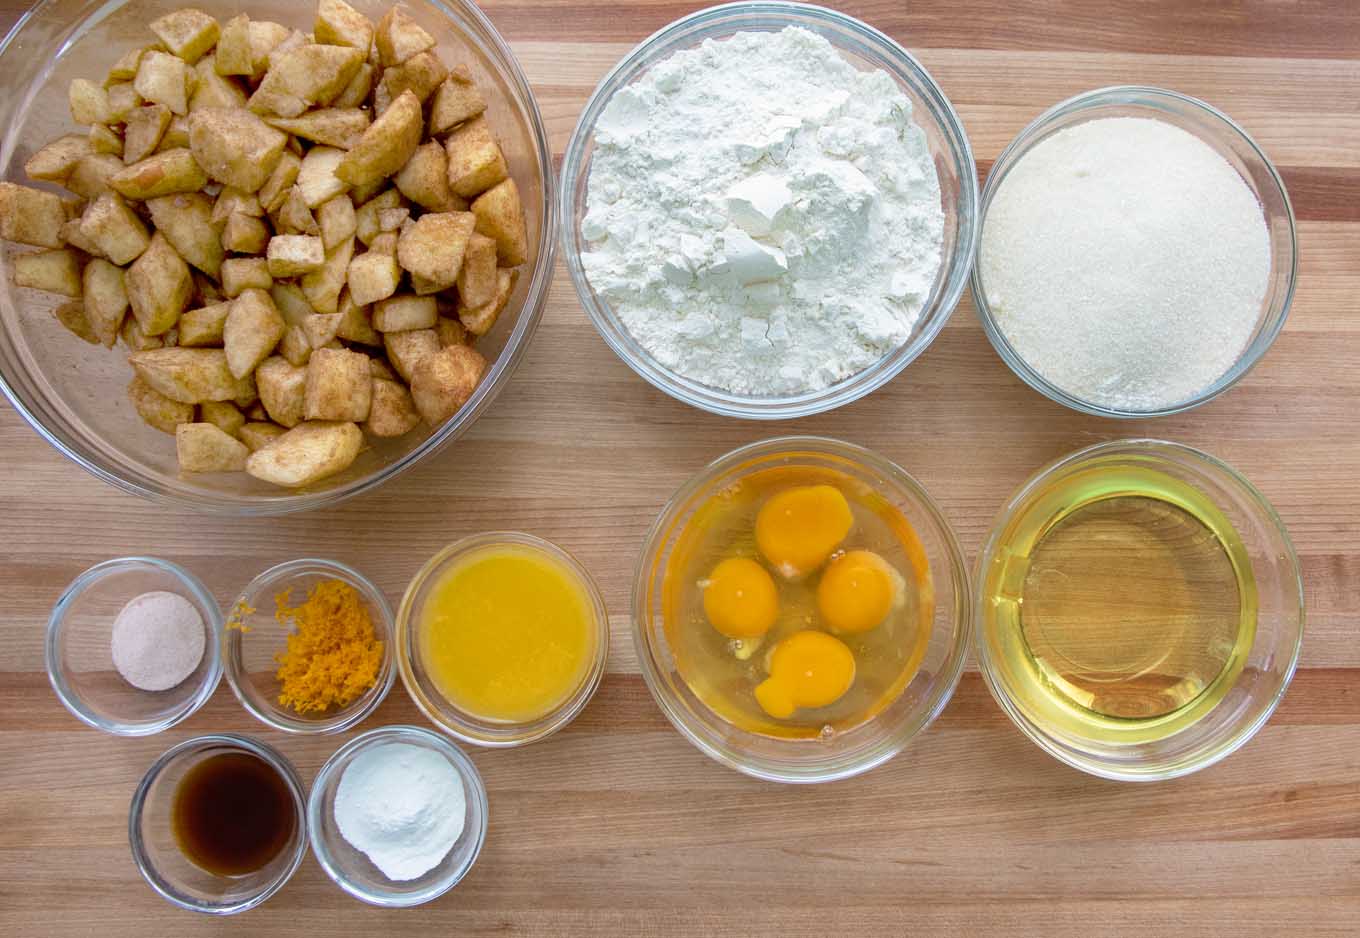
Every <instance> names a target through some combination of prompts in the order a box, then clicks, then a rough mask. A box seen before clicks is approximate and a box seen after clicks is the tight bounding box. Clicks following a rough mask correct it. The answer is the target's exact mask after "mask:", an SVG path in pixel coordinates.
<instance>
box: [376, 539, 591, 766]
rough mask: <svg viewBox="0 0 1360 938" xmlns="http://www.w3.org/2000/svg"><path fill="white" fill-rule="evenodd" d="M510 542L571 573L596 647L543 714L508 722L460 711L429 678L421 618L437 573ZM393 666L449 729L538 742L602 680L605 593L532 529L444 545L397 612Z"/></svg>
mask: <svg viewBox="0 0 1360 938" xmlns="http://www.w3.org/2000/svg"><path fill="white" fill-rule="evenodd" d="M501 545H514V546H518V547H521V548H526V549H528V550H530V551H534V552H537V553H540V554H543V555H544V556H546V557H547V558H548V559H549V560H551V561H553V562H555V563H557V564H559V565H560V566H561V567H563V568H564V569H565V570H566V571H567V572H568V573H570V574H571V575H572V576H574V577H575V578H576V579H577V580H578V581H579V582H580V585H581V586H582V588H583V589H584V590H585V593H586V595H587V597H589V601H590V604H591V607H592V611H593V613H594V619H595V636H594V638H595V648H594V657H593V659H592V661H591V663H590V668H589V670H588V671H587V672H586V674H585V675H584V676H583V677H582V679H581V683H580V685H579V686H578V687H577V688H576V690H575V691H574V692H573V693H572V694H571V695H570V696H569V697H567V698H566V699H565V700H564V701H563V702H562V703H561V705H559V706H558V707H557V708H556V709H555V710H553V711H551V712H550V713H547V714H545V715H544V716H542V717H541V718H539V719H537V720H534V721H531V722H528V723H506V722H500V721H495V720H488V719H485V718H482V717H479V716H477V715H476V714H472V713H468V712H467V711H465V710H462V709H460V708H458V707H456V706H454V705H453V704H452V703H450V702H449V701H448V700H446V699H445V698H444V695H443V694H441V693H440V692H439V689H438V688H437V687H436V686H435V684H434V681H433V680H432V679H431V677H430V675H429V672H428V670H427V669H426V667H425V664H424V661H423V660H422V657H421V651H420V641H419V635H418V633H419V622H420V619H421V614H422V612H423V611H424V605H425V601H426V600H427V599H428V598H429V594H430V590H431V589H433V588H434V586H436V585H437V584H438V582H439V577H440V574H442V573H443V572H444V571H446V570H448V569H449V568H450V567H452V566H453V565H454V564H456V563H458V562H459V561H460V560H462V559H463V558H465V557H467V556H468V555H469V554H471V553H474V552H476V551H480V550H484V549H486V548H488V547H496V546H501ZM396 644H397V666H398V667H399V668H400V669H401V681H402V683H403V684H405V685H406V691H407V693H409V694H410V695H411V698H412V699H413V700H414V701H415V702H416V706H418V707H420V709H421V711H422V712H423V713H424V714H425V716H427V717H429V718H430V720H431V721H432V722H433V723H434V724H435V725H436V726H438V727H439V728H440V729H442V730H444V731H445V732H447V733H450V734H452V735H453V736H455V737H456V738H458V739H461V740H462V741H463V742H465V743H471V744H472V745H474V746H490V747H497V748H508V747H511V746H523V745H525V744H527V743H532V742H537V741H538V740H540V739H544V738H546V737H548V736H551V735H552V734H553V733H556V732H557V731H558V730H560V729H561V728H562V727H564V726H566V725H567V724H568V723H570V722H571V721H572V720H574V719H576V717H577V716H578V715H579V714H580V713H581V711H582V710H584V709H585V708H586V704H588V703H590V699H591V698H592V697H594V696H595V691H596V690H598V689H599V686H600V682H601V681H602V680H603V679H604V671H605V665H606V664H607V663H608V659H609V614H608V612H607V611H606V610H605V605H604V597H603V596H602V595H601V594H600V588H599V587H598V586H597V585H596V584H595V581H594V580H593V579H592V578H591V576H590V573H589V572H587V570H586V568H585V567H583V566H582V565H581V562H580V561H578V560H577V559H576V558H575V557H573V556H572V555H571V554H569V553H567V552H566V551H565V550H563V549H562V548H561V547H558V546H557V545H556V544H554V543H552V542H551V541H545V540H544V539H543V538H541V537H535V536H534V535H532V534H521V533H517V532H512V531H493V532H489V533H486V534H476V535H473V536H472V537H467V538H464V539H463V540H461V541H457V542H455V543H453V544H450V545H449V546H448V547H445V548H444V549H443V550H441V551H440V552H439V553H437V554H435V555H434V556H433V557H431V558H430V559H429V561H428V562H427V563H426V564H425V566H424V567H422V568H421V570H420V572H419V573H417V574H416V575H415V578H414V579H412V580H411V584H410V586H408V587H406V595H405V596H403V597H402V600H401V609H400V610H399V611H398V613H397V643H396Z"/></svg>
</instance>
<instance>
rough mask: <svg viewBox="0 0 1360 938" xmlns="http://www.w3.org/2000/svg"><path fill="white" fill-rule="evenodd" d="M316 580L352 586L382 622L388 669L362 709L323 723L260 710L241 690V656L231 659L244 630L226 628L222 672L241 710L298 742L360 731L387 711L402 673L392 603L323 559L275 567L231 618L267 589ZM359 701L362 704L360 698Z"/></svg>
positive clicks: (353, 573) (350, 571)
mask: <svg viewBox="0 0 1360 938" xmlns="http://www.w3.org/2000/svg"><path fill="white" fill-rule="evenodd" d="M311 574H320V575H323V576H324V575H326V574H330V575H332V576H333V577H334V578H335V579H338V580H340V581H342V582H345V583H348V584H349V585H350V586H352V587H354V588H355V589H356V590H357V591H358V593H359V595H360V596H361V597H362V598H363V600H364V602H365V604H366V605H368V607H369V608H370V610H371V611H372V612H373V613H375V614H376V616H377V618H378V619H379V620H380V621H379V622H375V623H374V628H375V631H377V632H379V633H380V634H381V635H382V637H383V663H382V667H381V670H380V671H379V674H378V682H377V684H375V685H374V687H372V688H369V690H368V691H365V692H364V696H368V694H369V693H370V692H371V691H372V690H373V689H374V688H377V689H378V692H377V693H376V694H373V696H372V698H371V699H370V700H369V701H368V702H367V703H364V704H362V705H361V706H356V704H358V703H359V701H358V700H356V701H355V702H354V703H352V704H350V705H349V706H348V707H345V708H344V709H342V710H340V711H338V712H337V713H335V714H333V715H332V716H330V717H328V718H326V719H324V720H302V719H297V718H291V717H287V716H286V715H283V714H282V712H281V711H276V710H275V709H274V708H271V709H270V710H269V711H266V710H263V709H261V708H260V707H259V706H258V705H256V703H255V702H254V701H253V700H251V699H250V697H249V695H248V694H246V693H245V691H243V690H242V689H241V683H240V682H241V681H242V680H244V679H245V678H244V677H243V675H241V674H239V673H238V669H237V665H236V658H237V657H238V656H236V655H233V654H230V653H229V650H228V649H229V648H230V647H232V646H233V645H239V644H240V643H241V642H242V640H243V639H244V636H243V635H242V633H241V631H240V630H239V629H234V628H230V627H227V626H224V627H223V629H222V638H221V645H222V662H223V670H224V671H225V673H226V677H227V683H228V684H229V685H230V686H231V692H232V693H233V694H234V695H235V696H236V699H237V700H238V701H239V702H240V704H241V706H242V707H244V708H245V709H246V712H247V713H249V714H250V715H251V716H253V717H254V718H255V719H257V720H259V721H260V722H261V723H263V724H265V725H266V726H268V727H270V728H271V729H276V730H280V731H282V732H284V733H292V734H295V735H299V736H327V735H330V734H332V733H343V732H344V731H345V730H348V729H352V728H354V727H355V726H358V725H359V724H360V723H362V722H363V721H364V720H366V719H368V717H369V716H370V715H371V714H372V713H373V712H374V711H375V710H377V709H378V707H379V706H381V705H382V702H383V701H384V700H386V699H387V695H388V694H389V693H390V692H391V690H392V685H393V684H394V683H395V681H396V676H397V669H396V667H395V664H394V658H393V654H394V653H393V650H392V644H393V641H394V640H395V628H394V619H393V616H392V606H391V604H390V603H389V602H388V601H387V596H386V595H385V594H384V593H383V591H382V590H380V589H378V586H377V584H375V583H374V582H373V581H372V580H370V579H369V578H368V577H366V576H365V575H364V574H362V573H360V572H359V571H358V570H356V569H355V568H353V567H351V566H349V565H348V564H345V563H341V562H340V561H338V560H328V559H325V558H322V557H299V558H297V559H295V560H285V561H284V562H283V563H277V564H274V566H272V567H270V568H268V569H267V570H265V571H263V572H262V573H260V574H259V575H258V576H256V577H255V578H254V579H252V580H251V581H250V582H249V583H247V584H246V585H245V587H244V588H243V589H242V590H241V593H240V595H239V596H237V598H236V600H235V601H234V602H233V603H232V606H231V617H233V618H234V617H235V615H236V609H237V608H238V607H239V606H241V605H242V604H244V603H245V601H246V597H248V596H251V595H253V594H255V593H258V592H260V591H261V590H262V589H265V588H266V587H267V586H268V585H269V584H271V583H276V582H278V583H281V582H282V581H284V580H287V579H291V578H295V577H301V576H307V575H311ZM359 700H363V697H360V698H359Z"/></svg>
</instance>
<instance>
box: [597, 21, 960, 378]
mask: <svg viewBox="0 0 1360 938" xmlns="http://www.w3.org/2000/svg"><path fill="white" fill-rule="evenodd" d="M943 230H944V216H943V213H942V211H941V208H940V186H939V179H938V177H937V175H936V172H935V165H934V163H933V161H932V160H931V157H930V153H929V151H928V148H927V145H926V140H925V135H924V133H923V132H922V131H921V129H920V128H919V127H917V126H916V125H915V124H913V123H912V120H911V103H910V101H908V99H907V98H906V97H905V95H903V94H902V92H901V91H900V89H899V88H898V86H897V85H896V84H895V83H894V82H893V80H892V78H890V77H889V76H888V75H887V74H886V73H884V72H882V71H872V72H860V71H857V70H856V69H855V68H854V67H853V66H852V65H851V64H850V63H849V62H848V61H846V60H845V59H844V58H842V57H841V55H840V54H839V53H838V52H837V51H836V50H835V49H834V48H833V47H832V46H831V44H830V43H829V42H827V41H826V40H825V39H823V38H822V37H820V36H818V35H816V34H814V33H811V32H809V31H807V30H804V29H799V28H796V27H790V28H787V29H784V30H783V31H782V32H778V33H739V34H737V35H736V36H733V37H732V38H731V39H728V40H723V41H713V40H709V41H707V42H705V43H704V44H703V45H702V46H700V47H699V48H697V49H693V50H687V51H683V52H678V53H676V54H675V55H674V56H672V57H671V58H669V59H667V60H665V61H663V62H661V63H659V64H658V65H656V66H655V67H653V68H652V69H651V70H650V71H648V72H647V73H646V75H645V76H644V77H643V78H641V79H640V80H639V81H637V82H635V83H634V84H632V85H629V86H627V87H625V88H623V89H621V90H620V91H619V92H618V93H617V94H616V95H615V96H614V98H613V100H612V101H611V102H610V104H609V106H608V107H607V108H606V109H605V111H604V113H603V114H602V115H601V116H600V120H599V123H598V126H597V130H596V148H595V151H594V154H593V157H592V163H591V170H590V179H589V191H588V195H587V214H586V217H585V219H584V221H583V223H582V234H583V235H584V237H585V238H586V239H587V241H589V242H591V248H590V250H589V251H588V252H587V253H586V254H585V255H584V257H583V263H584V266H585V271H586V275H587V277H588V278H589V280H590V282H591V284H592V286H593V287H594V288H595V290H596V291H597V292H599V293H600V294H602V295H603V296H604V297H605V298H606V299H607V300H608V301H609V303H610V304H611V305H612V306H613V308H614V310H615V311H616V312H617V313H618V315H619V317H620V319H621V320H622V321H623V323H624V325H625V326H626V328H627V329H628V331H629V332H630V333H631V334H632V336H633V337H634V338H635V339H636V340H637V341H638V342H639V343H640V344H641V345H642V346H643V347H644V348H645V349H647V351H648V352H650V353H651V355H652V356H653V357H655V358H656V359H657V360H658V361H659V362H660V363H661V364H663V365H665V366H666V367H668V368H670V369H671V370H673V371H676V372H678V373H680V374H682V375H684V376H686V377H688V378H690V379H692V380H695V381H698V382H700V383H702V384H706V385H709V386H712V387H715V388H720V389H723V390H727V391H730V392H734V393H737V394H743V395H761V396H768V395H791V394H798V393H802V392H806V391H811V390H816V389H820V388H824V387H826V386H828V385H830V384H834V383H835V382H837V381H840V380H843V379H845V378H847V377H850V376H851V375H853V374H855V373H856V372H858V371H861V370H863V369H864V368H866V367H868V366H869V365H872V364H873V363H874V362H876V361H878V360H879V359H880V358H882V357H883V356H884V355H885V354H887V353H888V352H890V351H892V350H893V348H895V347H896V346H898V345H900V344H901V343H903V342H904V341H906V340H907V338H908V337H909V336H910V335H911V332H912V328H913V326H914V325H915V323H916V320H917V318H918V316H919V315H920V312H921V308H922V306H923V304H924V302H925V300H926V298H927V296H928V295H929V293H930V291H931V288H932V286H933V284H934V281H935V276H936V273H937V272H938V270H939V268H940V246H941V240H942V236H943Z"/></svg>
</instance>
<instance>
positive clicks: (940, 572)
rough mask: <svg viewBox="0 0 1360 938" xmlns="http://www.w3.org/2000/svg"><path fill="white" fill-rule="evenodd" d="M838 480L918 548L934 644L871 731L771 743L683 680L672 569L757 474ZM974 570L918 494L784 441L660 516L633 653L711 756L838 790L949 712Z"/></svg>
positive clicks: (813, 442)
mask: <svg viewBox="0 0 1360 938" xmlns="http://www.w3.org/2000/svg"><path fill="white" fill-rule="evenodd" d="M788 466H806V467H811V468H823V469H832V470H835V471H837V472H840V473H845V474H847V475H849V476H851V477H852V478H853V479H855V480H857V481H859V482H862V483H865V484H867V485H868V486H870V487H871V488H872V489H873V490H874V492H875V493H876V494H878V495H879V496H881V497H882V498H883V499H885V500H886V501H887V502H888V503H890V504H891V505H892V506H893V507H894V508H896V509H897V510H898V511H900V512H901V513H902V515H903V517H904V518H906V520H907V522H908V523H909V524H910V525H911V527H912V528H913V530H914V531H915V533H916V535H917V537H918V538H919V540H920V544H921V549H922V552H923V553H924V555H925V558H926V560H927V562H928V564H929V571H930V577H931V581H932V586H933V588H934V612H933V614H932V616H931V618H930V639H929V642H928V644H927V646H926V650H925V656H924V658H923V659H922V661H921V664H920V667H919V668H918V669H917V671H916V673H915V674H914V675H913V676H912V678H911V680H910V681H909V682H908V683H907V686H906V687H905V688H904V689H903V690H902V693H901V695H900V696H898V697H897V699H896V700H894V701H893V702H892V703H891V704H889V705H888V706H887V707H885V708H884V709H883V710H881V711H880V712H879V713H877V714H876V715H875V716H873V717H872V718H871V719H869V720H868V721H866V722H865V723H863V724H861V725H859V726H857V727H855V728H853V729H850V730H847V731H844V732H840V733H836V734H835V735H833V736H827V737H824V738H821V739H815V740H808V739H776V738H773V737H769V736H764V735H761V734H758V733H753V732H749V731H747V730H743V729H739V728H738V727H736V726H734V725H733V724H731V723H729V722H727V721H726V720H724V719H723V718H722V717H720V716H718V715H717V714H715V713H714V712H713V711H712V710H711V709H710V708H709V707H708V706H707V705H706V704H705V703H704V702H703V701H702V700H701V699H700V698H699V697H698V696H697V695H696V694H695V693H694V691H692V690H691V689H690V688H689V685H688V684H686V683H685V680H684V679H683V678H682V677H681V676H680V672H679V668H678V665H677V663H676V659H675V655H674V652H673V651H672V649H671V647H670V644H669V642H668V641H667V638H666V630H665V621H664V618H665V612H664V606H663V601H662V595H663V590H664V586H665V579H666V568H667V565H668V562H669V559H670V556H671V552H672V549H673V548H674V547H675V544H676V541H677V540H678V538H679V536H680V534H681V532H682V531H683V530H684V528H685V526H686V525H687V524H688V522H689V520H690V518H691V517H692V516H693V514H694V512H695V510H696V509H698V508H699V507H701V506H702V505H703V504H704V503H705V502H707V501H708V500H709V499H711V498H713V497H714V496H715V495H716V494H718V493H720V492H722V491H723V490H724V489H726V488H728V487H730V486H732V485H733V484H734V483H736V482H738V481H739V480H741V479H742V478H744V477H747V476H749V475H751V474H753V473H755V472H759V471H763V470H767V469H770V468H774V467H788ZM971 601H972V593H971V590H970V588H969V585H968V569H967V566H966V565H965V563H964V559H963V552H962V550H960V549H959V543H958V540H957V539H956V538H955V537H954V532H953V529H952V528H950V526H949V522H948V521H947V520H946V519H945V517H944V515H943V514H941V512H940V509H939V507H938V506H937V505H936V504H935V502H934V500H933V499H931V497H930V495H929V494H928V493H927V492H926V490H925V489H924V488H922V487H921V484H920V483H919V482H917V481H916V480H915V479H913V478H912V477H911V476H910V475H908V474H907V473H906V472H905V471H904V470H903V469H902V468H901V467H899V466H897V465H896V464H895V463H893V462H891V461H889V460H887V459H885V458H883V457H882V456H880V455H878V454H877V453H874V452H871V451H870V450H867V449H864V448H862V447H859V446H854V445H852V444H850V443H843V442H841V441H839V440H830V439H824V438H821V437H810V436H803V437H782V438H779V439H773V440H767V441H765V442H763V443H755V444H752V445H750V446H745V447H742V448H741V449H737V450H734V451H733V452H731V453H728V454H727V455H726V456H723V457H722V458H721V459H718V460H717V461H715V462H713V463H710V464H709V465H708V466H706V467H704V469H702V470H701V471H700V472H699V473H698V474H697V475H695V476H694V478H693V479H691V480H690V481H689V482H687V483H685V485H684V486H683V487H682V488H681V489H680V491H678V492H676V494H675V495H674V497H672V498H671V500H670V502H669V503H667V505H666V507H665V508H663V509H662V511H661V514H660V515H659V516H658V517H657V519H656V522H655V523H654V524H653V525H652V529H651V531H650V532H648V535H647V540H646V543H645V546H644V547H643V549H642V554H641V556H640V557H639V560H638V567H637V572H636V575H635V579H634V586H633V642H634V644H635V645H636V647H637V655H638V661H639V664H640V665H641V669H642V677H643V679H644V680H645V681H646V682H647V687H648V689H650V690H651V692H652V696H653V697H654V698H656V702H657V704H658V705H659V706H660V707H661V711H662V712H663V713H664V714H665V715H666V718H667V719H669V720H670V721H671V723H672V724H673V725H674V726H675V728H676V729H677V730H679V731H680V734H681V735H682V736H684V737H685V738H686V739H688V740H689V741H690V742H691V743H693V744H694V745H695V746H696V747H698V748H699V750H700V751H702V752H703V753H704V754H706V755H708V756H710V757H712V758H713V759H715V760H717V761H718V762H721V763H722V764H723V765H726V766H729V767H731V768H734V769H736V770H737V771H739V772H744V773H745V774H747V775H750V776H753V777H755V778H760V779H765V780H767V781H775V782H793V783H815V782H831V781H836V780H838V779H843V778H849V777H851V776H854V775H859V774H860V773H862V772H867V771H869V770H870V769H872V768H875V767H876V766H879V765H882V764H883V763H884V762H887V761H888V760H889V759H891V758H892V757H893V756H895V755H897V754H898V753H899V752H901V751H902V750H903V749H904V748H906V746H907V744H908V743H910V742H911V741H912V739H913V738H915V736H916V735H917V734H918V733H920V732H921V731H922V730H924V729H925V728H926V727H927V726H929V725H930V723H931V722H932V721H933V720H934V719H935V718H936V717H937V716H939V714H940V712H941V711H942V710H944V707H945V705H946V704H947V703H948V702H949V698H950V697H951V696H952V695H953V693H954V689H955V688H956V687H957V686H958V683H959V678H960V677H961V676H962V674H963V665H964V660H965V659H966V658H967V655H968V634H969V629H970V628H971V627H972V616H971V614H970V610H969V604H970V603H971Z"/></svg>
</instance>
